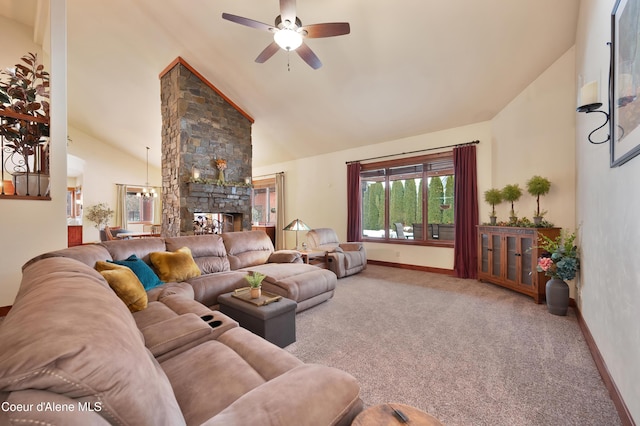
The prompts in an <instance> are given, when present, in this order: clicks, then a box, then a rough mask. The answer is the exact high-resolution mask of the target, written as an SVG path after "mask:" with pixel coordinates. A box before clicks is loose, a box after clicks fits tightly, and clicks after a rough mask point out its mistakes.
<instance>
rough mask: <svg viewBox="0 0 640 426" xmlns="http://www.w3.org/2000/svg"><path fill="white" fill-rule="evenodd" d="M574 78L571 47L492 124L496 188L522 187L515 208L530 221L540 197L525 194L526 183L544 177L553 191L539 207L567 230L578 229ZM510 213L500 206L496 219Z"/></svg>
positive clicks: (508, 205)
mask: <svg viewBox="0 0 640 426" xmlns="http://www.w3.org/2000/svg"><path fill="white" fill-rule="evenodd" d="M574 76H575V50H574V48H571V49H569V51H567V52H566V53H565V54H564V55H563V56H562V57H561V58H560V59H558V60H557V61H556V62H555V63H554V64H553V65H552V66H551V67H549V68H548V69H547V70H546V71H545V72H544V73H542V75H540V76H539V77H538V78H537V79H536V80H535V81H534V82H533V83H531V84H530V85H529V87H527V88H526V89H525V90H524V91H523V92H522V93H520V94H519V95H518V96H517V97H516V98H515V99H514V100H513V101H511V103H510V104H509V105H507V107H506V108H504V109H503V110H502V111H501V112H500V113H499V114H498V115H496V117H495V118H494V119H493V120H492V134H493V141H494V145H493V146H494V149H493V153H492V154H493V155H492V159H493V167H492V176H493V186H494V187H495V188H500V189H501V188H503V187H504V186H505V185H507V184H518V185H519V186H520V188H522V191H523V196H522V197H521V198H520V200H519V201H517V202H515V203H514V208H515V210H516V213H517V215H518V216H519V217H523V216H524V217H528V218H529V219H531V218H532V217H533V216H534V211H535V209H536V199H535V197H533V196H531V195H529V194H528V193H527V190H526V183H527V180H529V179H530V178H531V177H532V176H534V175H541V176H543V177H546V178H547V179H549V180H550V181H551V189H550V191H549V193H548V194H547V195H545V196H543V197H541V198H540V209H541V210H547V211H548V213H547V214H546V215H545V219H547V220H549V221H550V222H552V223H554V224H555V225H556V226H559V227H562V228H569V229H573V228H575V207H574V206H575V188H576V181H575V115H576V113H575V93H576V90H575V82H574V81H575V80H574V78H575V77H574ZM510 210H511V204H510V203H508V202H503V203H502V204H500V205H499V206H497V207H496V212H497V215H498V220H504V221H506V220H508V217H509V211H510ZM483 220H486V219H483Z"/></svg>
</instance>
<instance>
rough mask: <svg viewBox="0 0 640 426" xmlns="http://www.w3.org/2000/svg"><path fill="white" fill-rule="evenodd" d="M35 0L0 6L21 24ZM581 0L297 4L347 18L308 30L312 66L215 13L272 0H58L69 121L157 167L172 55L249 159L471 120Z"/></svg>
mask: <svg viewBox="0 0 640 426" xmlns="http://www.w3.org/2000/svg"><path fill="white" fill-rule="evenodd" d="M38 1H43V0H0V13H1V14H3V15H5V16H10V17H13V18H14V19H19V20H25V19H26V20H27V21H28V16H29V13H31V14H33V13H35V12H34V11H35V9H33V10H31V11H30V12H24V8H29V7H31V8H33V6H29V5H32V4H34V3H37V2H38ZM579 3H580V2H579V0H561V1H558V0H458V1H451V0H396V1H393V2H389V1H384V0H367V1H344V0H322V1H320V0H297V16H298V17H299V18H300V19H301V20H302V23H303V24H313V23H323V22H349V23H350V25H351V34H349V35H345V36H340V37H332V38H322V39H307V44H308V46H309V47H310V48H311V49H313V51H314V52H315V53H316V54H317V55H318V57H319V58H320V60H321V61H322V63H323V66H322V67H321V68H320V69H318V70H313V69H312V68H310V67H309V66H308V65H307V64H306V63H305V62H303V61H302V59H301V58H300V57H299V56H298V55H297V54H296V53H294V52H292V53H287V52H285V51H279V52H278V53H276V54H275V55H274V56H273V57H272V58H271V59H269V60H268V61H267V62H266V63H264V64H258V63H256V62H254V60H255V58H256V57H257V56H258V54H259V53H260V52H261V51H262V50H263V49H264V48H265V47H266V46H267V45H268V44H269V43H270V42H271V41H272V35H271V34H270V33H268V32H263V31H259V30H255V29H252V28H248V27H244V26H241V25H238V24H235V23H232V22H229V21H226V20H223V19H222V18H221V14H222V13H223V12H227V13H231V14H234V15H240V16H244V17H248V18H251V19H254V20H257V21H261V22H265V23H268V24H273V22H274V19H275V17H276V16H277V15H278V14H279V3H278V1H277V0H187V1H185V0H162V1H157V0H110V1H104V0H68V1H67V14H68V23H67V25H68V103H69V123H70V125H72V126H74V127H76V128H78V129H80V130H82V131H84V132H86V133H88V134H89V135H91V136H94V137H96V138H98V139H100V140H103V141H105V142H107V143H109V144H112V145H114V146H116V147H119V148H120V149H122V150H124V151H127V152H129V153H130V154H132V155H134V156H136V157H139V158H140V159H144V158H145V155H146V150H145V146H150V147H151V149H152V150H151V152H152V154H151V156H150V161H152V162H153V163H155V164H157V165H159V163H160V145H161V124H162V120H161V116H160V83H159V78H158V75H159V73H160V72H161V71H162V70H163V69H164V68H165V67H166V66H167V65H168V64H170V63H171V62H172V61H173V60H174V59H175V58H176V57H178V56H180V57H182V58H183V59H184V60H186V61H187V62H188V63H189V64H190V65H191V66H193V67H194V68H195V69H196V70H198V71H199V72H200V73H201V74H202V75H203V76H205V77H206V78H207V79H208V80H209V81H210V82H211V83H213V84H214V85H215V86H216V87H218V88H219V89H220V90H221V91H222V92H223V93H225V94H226V95H227V96H228V97H229V98H230V99H232V100H233V101H234V102H235V103H236V104H237V105H238V106H240V107H241V108H242V109H243V110H244V111H246V112H247V113H248V114H249V115H251V116H252V117H253V118H254V119H255V124H254V125H253V144H254V166H261V165H266V164H272V163H277V162H281V161H288V160H293V159H296V158H303V157H308V156H313V155H318V154H322V153H326V152H332V151H336V150H342V149H347V148H351V147H357V146H364V145H369V144H374V143H379V142H384V141H389V140H395V139H399V138H403V137H407V136H412V135H417V134H421V133H428V132H433V131H438V130H442V129H447V128H452V127H457V126H462V125H466V124H472V123H476V122H481V121H485V120H489V119H491V118H492V117H494V116H495V114H496V113H497V112H499V111H500V110H501V109H502V108H504V106H505V105H507V104H508V103H509V102H510V101H511V100H512V99H513V98H514V97H515V96H516V95H517V94H518V93H520V92H521V91H522V90H523V89H524V88H525V87H526V86H527V85H528V84H529V83H531V82H532V81H533V80H534V79H535V78H536V77H537V76H539V75H540V74H541V73H542V72H543V71H544V70H545V69H546V68H547V67H549V66H550V65H551V64H552V63H553V62H554V61H555V60H557V59H558V58H559V57H560V56H561V55H562V54H563V53H565V52H566V51H567V50H568V49H569V48H570V47H571V46H572V45H573V44H574V40H575V32H576V24H577V17H578V9H579ZM20 5H22V6H20ZM25 14H26V16H27V18H24V15H25ZM288 68H290V70H289V69H288ZM154 153H155V154H154Z"/></svg>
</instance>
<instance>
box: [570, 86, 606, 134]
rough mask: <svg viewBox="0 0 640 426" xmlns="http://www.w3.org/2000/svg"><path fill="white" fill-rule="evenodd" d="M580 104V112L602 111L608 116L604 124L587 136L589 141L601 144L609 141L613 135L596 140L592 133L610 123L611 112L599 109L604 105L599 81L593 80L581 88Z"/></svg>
mask: <svg viewBox="0 0 640 426" xmlns="http://www.w3.org/2000/svg"><path fill="white" fill-rule="evenodd" d="M579 104H580V105H581V106H579V107H578V109H577V111H578V112H586V113H587V114H589V113H591V112H601V113H602V114H604V116H605V117H606V120H605V122H604V123H603V124H602V126H600V127H597V128H596V129H595V130H593V131H592V132H591V133H589V136H588V137H587V139H589V142H591V143H592V144H594V145H600V144H603V143H605V142H609V139H610V138H611V135H607V138H606V139H605V140H603V141H599V142H596V141H594V140H592V139H591V135H593V134H594V133H595V132H597V131H598V130H600V129H602V128H603V127H604V126H606V125H607V123H609V113H608V112H606V111H601V110H600V109H599V108H600V107H601V106H602V102H600V92H599V91H598V82H597V81H591V82H589V83H587V84H585V85H584V86H582V87H581V88H580V102H579Z"/></svg>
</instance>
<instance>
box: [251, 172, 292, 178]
mask: <svg viewBox="0 0 640 426" xmlns="http://www.w3.org/2000/svg"><path fill="white" fill-rule="evenodd" d="M283 174H284V172H277V173H269V174H266V175H259V176H251V179H255V178H263V177H268V176H275V175H283Z"/></svg>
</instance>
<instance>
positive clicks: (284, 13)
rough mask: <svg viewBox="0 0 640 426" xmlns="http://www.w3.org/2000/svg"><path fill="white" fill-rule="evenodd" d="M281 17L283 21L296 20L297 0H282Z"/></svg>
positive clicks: (292, 21)
mask: <svg viewBox="0 0 640 426" xmlns="http://www.w3.org/2000/svg"><path fill="white" fill-rule="evenodd" d="M280 17H281V18H282V22H284V21H289V22H291V23H294V22H296V0H280Z"/></svg>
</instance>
